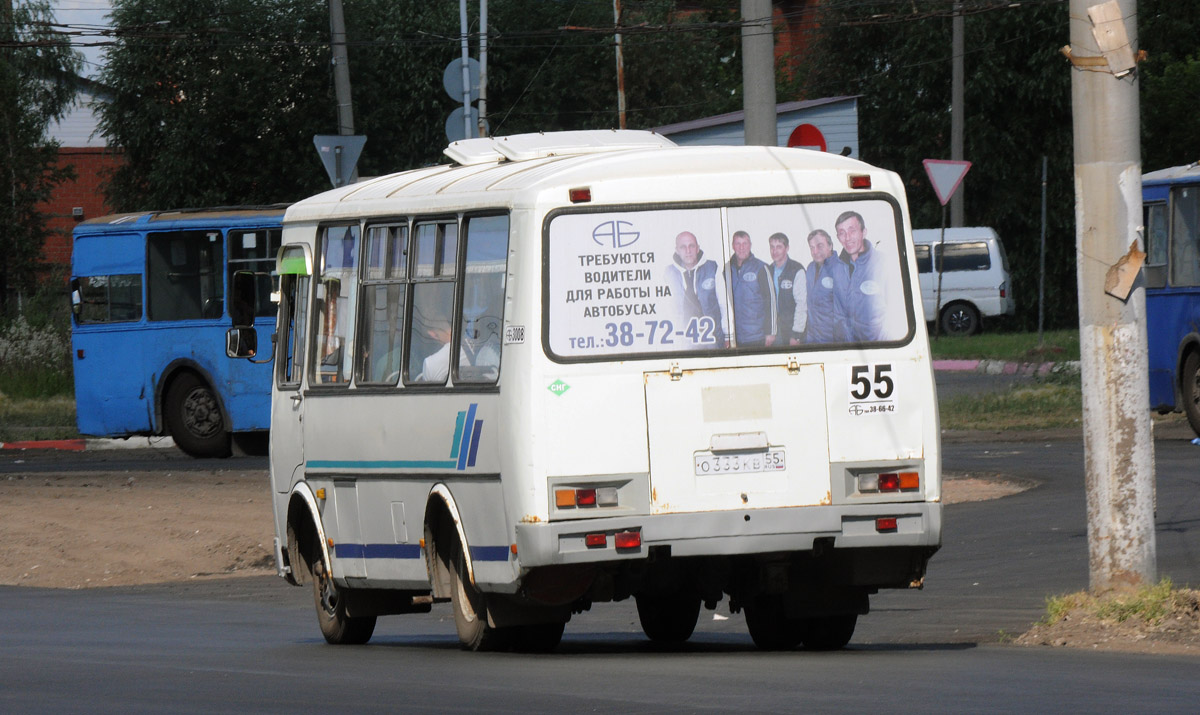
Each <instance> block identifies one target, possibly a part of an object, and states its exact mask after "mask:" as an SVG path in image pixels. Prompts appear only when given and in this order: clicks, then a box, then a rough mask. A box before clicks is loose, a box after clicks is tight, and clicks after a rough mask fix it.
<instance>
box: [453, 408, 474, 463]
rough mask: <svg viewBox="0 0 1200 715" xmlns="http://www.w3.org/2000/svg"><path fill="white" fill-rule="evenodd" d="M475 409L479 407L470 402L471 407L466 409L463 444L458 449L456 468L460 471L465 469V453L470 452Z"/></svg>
mask: <svg viewBox="0 0 1200 715" xmlns="http://www.w3.org/2000/svg"><path fill="white" fill-rule="evenodd" d="M477 407H479V405H477V404H476V403H474V402H472V403H471V406H470V407H468V408H467V419H466V422H465V423H464V425H465V426H466V429H464V430H463V435H462V438H463V442H462V444H461V445H460V446H459V448H458V468H459V469H460V470H462V469H466V468H467V453H468V452H469V451H470V447H471V433H472V432H473V431H474V425H475V408H477Z"/></svg>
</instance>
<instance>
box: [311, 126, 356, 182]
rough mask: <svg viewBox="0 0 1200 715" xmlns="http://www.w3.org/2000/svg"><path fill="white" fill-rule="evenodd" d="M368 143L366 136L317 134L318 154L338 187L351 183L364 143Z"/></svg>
mask: <svg viewBox="0 0 1200 715" xmlns="http://www.w3.org/2000/svg"><path fill="white" fill-rule="evenodd" d="M366 143H367V138H366V137H365V136H362V135H361V134H359V135H340V134H317V135H316V136H314V137H313V144H314V145H316V147H317V156H319V157H321V163H322V164H324V165H325V173H327V174H329V180H330V181H332V182H333V187H334V188H335V189H336V188H337V187H339V186H345V185H346V184H348V183H350V177H352V176H354V167H355V166H357V165H358V156H359V154H362V150H363V144H366Z"/></svg>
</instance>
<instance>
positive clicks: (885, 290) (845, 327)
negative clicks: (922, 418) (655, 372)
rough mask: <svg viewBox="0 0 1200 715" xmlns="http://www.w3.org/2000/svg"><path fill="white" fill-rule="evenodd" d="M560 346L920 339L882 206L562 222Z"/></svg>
mask: <svg viewBox="0 0 1200 715" xmlns="http://www.w3.org/2000/svg"><path fill="white" fill-rule="evenodd" d="M549 233H550V236H549V239H550V240H549V246H550V249H549V250H550V255H549V265H550V276H549V287H550V304H549V309H550V332H549V342H550V348H551V350H552V351H553V352H554V354H556V355H559V356H562V357H595V356H603V355H638V354H648V353H672V352H674V353H678V352H693V351H721V350H725V349H728V348H741V349H764V350H775V349H780V350H789V349H790V350H796V349H803V348H804V347H805V346H817V345H828V344H855V345H861V344H864V343H873V342H889V341H895V340H901V339H903V338H904V337H905V336H906V335H907V334H908V333H909V331H910V324H909V314H910V309H909V306H908V305H907V304H906V301H905V293H904V288H903V284H902V282H901V275H902V273H901V270H900V255H901V251H900V250H899V246H898V244H897V234H896V214H895V209H894V207H893V205H892V204H891V203H889V202H887V201H883V200H863V201H853V202H822V203H796V204H772V205H755V206H736V207H729V208H699V209H669V210H645V211H622V212H612V213H579V214H560V215H558V216H556V217H554V218H553V219H552V221H551V223H550V229H549Z"/></svg>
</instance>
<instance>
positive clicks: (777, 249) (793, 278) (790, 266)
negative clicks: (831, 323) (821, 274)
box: [767, 233, 808, 345]
mask: <svg viewBox="0 0 1200 715" xmlns="http://www.w3.org/2000/svg"><path fill="white" fill-rule="evenodd" d="M767 245H768V246H770V247H771V275H772V277H773V278H774V280H775V300H776V304H777V305H778V306H779V308H778V313H777V315H776V326H775V335H776V338H775V344H776V345H799V344H801V343H803V342H804V330H805V327H806V324H807V322H808V299H807V296H808V288H807V286H806V285H805V275H804V266H802V265H800V262H799V261H795V260H793V259H791V258H789V257H788V248H789V246H790V245H791V242H790V241H788V237H787V234H785V233H775V234H772V235H771V237H770V238H768V239H767Z"/></svg>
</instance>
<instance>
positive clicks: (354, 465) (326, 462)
mask: <svg viewBox="0 0 1200 715" xmlns="http://www.w3.org/2000/svg"><path fill="white" fill-rule="evenodd" d="M305 466H306V467H307V468H308V469H454V468H455V467H457V466H458V462H456V461H454V460H449V461H446V460H436V459H389V460H375V461H366V460H353V459H313V460H310V461H308V462H306V463H305Z"/></svg>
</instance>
